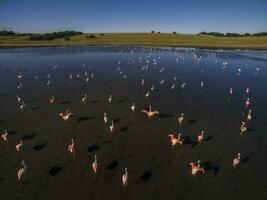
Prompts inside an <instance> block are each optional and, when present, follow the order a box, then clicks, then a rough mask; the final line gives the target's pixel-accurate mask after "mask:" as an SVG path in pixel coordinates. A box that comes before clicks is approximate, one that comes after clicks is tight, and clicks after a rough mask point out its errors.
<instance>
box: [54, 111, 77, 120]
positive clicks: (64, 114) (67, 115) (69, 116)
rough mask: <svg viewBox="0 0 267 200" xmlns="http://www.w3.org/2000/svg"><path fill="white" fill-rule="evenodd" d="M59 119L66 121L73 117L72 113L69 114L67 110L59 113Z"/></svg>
mask: <svg viewBox="0 0 267 200" xmlns="http://www.w3.org/2000/svg"><path fill="white" fill-rule="evenodd" d="M58 116H59V117H62V119H63V120H65V121H67V120H68V119H70V118H71V117H74V116H75V115H74V114H73V113H72V112H69V110H66V112H65V113H64V112H61V113H59V114H58Z"/></svg>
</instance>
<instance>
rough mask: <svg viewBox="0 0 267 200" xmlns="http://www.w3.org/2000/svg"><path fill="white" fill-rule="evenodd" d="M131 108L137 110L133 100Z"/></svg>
mask: <svg viewBox="0 0 267 200" xmlns="http://www.w3.org/2000/svg"><path fill="white" fill-rule="evenodd" d="M131 110H132V111H133V112H135V103H134V102H133V104H132V106H131Z"/></svg>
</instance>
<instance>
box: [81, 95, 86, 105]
mask: <svg viewBox="0 0 267 200" xmlns="http://www.w3.org/2000/svg"><path fill="white" fill-rule="evenodd" d="M86 99H87V95H86V94H85V95H84V97H83V98H82V103H85V101H86Z"/></svg>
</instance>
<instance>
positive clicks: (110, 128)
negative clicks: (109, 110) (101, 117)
mask: <svg viewBox="0 0 267 200" xmlns="http://www.w3.org/2000/svg"><path fill="white" fill-rule="evenodd" d="M109 130H110V132H111V133H112V132H113V130H114V123H113V120H111V125H110V126H109Z"/></svg>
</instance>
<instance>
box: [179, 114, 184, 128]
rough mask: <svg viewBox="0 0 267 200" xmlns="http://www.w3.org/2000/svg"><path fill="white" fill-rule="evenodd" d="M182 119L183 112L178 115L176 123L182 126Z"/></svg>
mask: <svg viewBox="0 0 267 200" xmlns="http://www.w3.org/2000/svg"><path fill="white" fill-rule="evenodd" d="M183 121H184V113H181V115H180V117H178V123H179V125H180V126H182V124H183Z"/></svg>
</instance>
